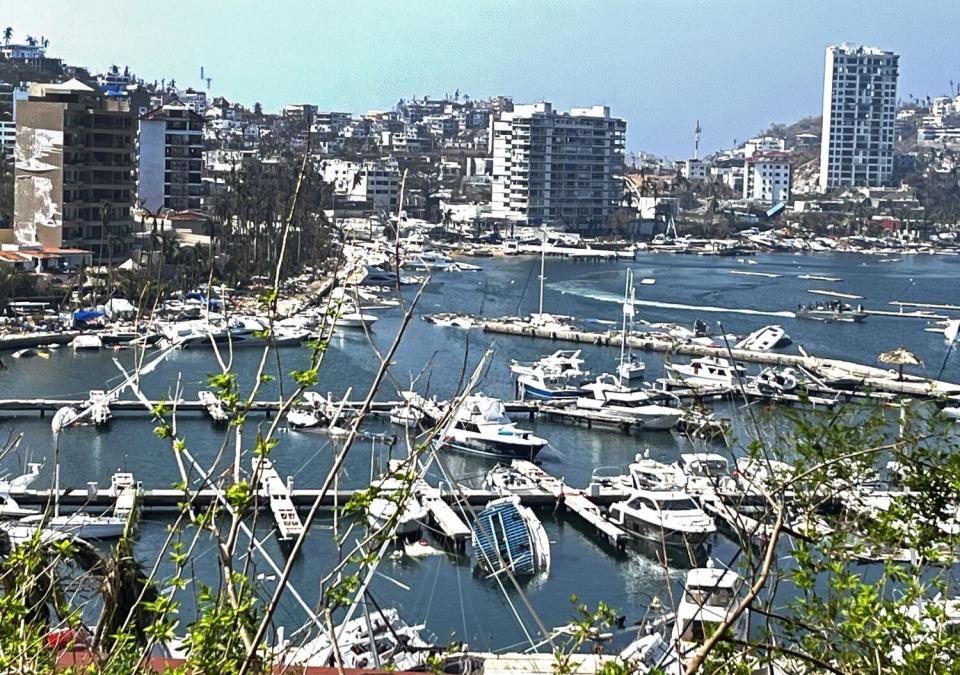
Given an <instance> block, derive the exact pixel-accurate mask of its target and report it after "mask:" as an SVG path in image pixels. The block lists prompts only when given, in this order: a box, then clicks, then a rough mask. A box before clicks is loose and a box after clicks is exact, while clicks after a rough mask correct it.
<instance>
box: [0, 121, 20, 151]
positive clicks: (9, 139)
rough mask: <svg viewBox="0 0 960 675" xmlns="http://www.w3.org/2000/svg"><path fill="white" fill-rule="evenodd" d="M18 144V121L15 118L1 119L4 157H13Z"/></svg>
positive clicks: (0, 132) (1, 142)
mask: <svg viewBox="0 0 960 675" xmlns="http://www.w3.org/2000/svg"><path fill="white" fill-rule="evenodd" d="M16 145H17V123H16V122H14V121H13V120H0V152H2V153H3V156H4V157H7V158H10V157H13V149H14V147H16Z"/></svg>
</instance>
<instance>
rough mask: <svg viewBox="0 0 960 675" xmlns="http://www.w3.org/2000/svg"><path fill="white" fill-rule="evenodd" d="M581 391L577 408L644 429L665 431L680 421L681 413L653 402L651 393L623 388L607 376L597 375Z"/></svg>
mask: <svg viewBox="0 0 960 675" xmlns="http://www.w3.org/2000/svg"><path fill="white" fill-rule="evenodd" d="M581 388H582V389H583V395H581V396H579V397H578V398H577V407H578V408H581V409H583V410H596V411H598V412H601V413H609V414H610V415H613V416H618V417H621V418H624V419H625V420H629V421H630V422H633V423H637V424H640V425H641V426H642V427H643V428H644V429H649V430H653V431H666V430H669V429H672V428H673V427H675V426H676V425H677V423H678V422H679V421H680V420H681V419H682V418H683V411H682V410H679V409H678V408H671V407H669V406H665V405H660V404H658V403H654V402H653V399H652V397H651V396H650V394H648V393H647V392H645V391H640V390H638V389H631V388H629V387H626V386H624V385H622V384H621V383H620V381H619V380H618V379H616V378H614V377H613V375H610V374H609V373H603V374H601V375H599V376H597V378H596V380H594V381H593V382H590V383H588V384H584V385H582V387H581Z"/></svg>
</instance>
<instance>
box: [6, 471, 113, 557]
mask: <svg viewBox="0 0 960 675" xmlns="http://www.w3.org/2000/svg"><path fill="white" fill-rule="evenodd" d="M53 472H54V479H53V484H54V488H53V491H54V501H53V514H52V515H50V516H49V517H47V516H46V515H45V514H34V515H29V516H27V517H26V518H23V519H21V520H20V522H21V523H23V524H24V525H43V526H44V527H45V528H46V529H47V530H52V531H54V532H58V533H60V534H65V535H70V536H73V537H79V538H81V539H116V538H118V537H121V536H123V531H124V529H125V528H126V525H127V521H126V519H125V518H118V517H116V516H106V515H93V514H90V513H87V512H85V511H77V512H75V513H71V514H68V515H61V514H60V467H59V466H55V467H54V470H53Z"/></svg>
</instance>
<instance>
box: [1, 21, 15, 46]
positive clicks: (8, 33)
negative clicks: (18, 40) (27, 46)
mask: <svg viewBox="0 0 960 675" xmlns="http://www.w3.org/2000/svg"><path fill="white" fill-rule="evenodd" d="M11 39H13V28H11V27H10V26H7V27H6V28H4V29H3V43H4V44H6V45H8V44H10V40H11Z"/></svg>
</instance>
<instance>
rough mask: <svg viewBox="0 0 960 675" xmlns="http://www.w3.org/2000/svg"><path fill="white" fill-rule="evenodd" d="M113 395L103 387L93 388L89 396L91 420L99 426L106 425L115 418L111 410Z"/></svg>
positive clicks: (88, 404)
mask: <svg viewBox="0 0 960 675" xmlns="http://www.w3.org/2000/svg"><path fill="white" fill-rule="evenodd" d="M110 401H111V397H110V396H108V395H107V392H105V391H104V390H102V389H91V390H90V393H89V394H88V398H87V406H89V408H90V422H91V423H92V424H93V425H94V426H97V427H102V426H106V425H107V424H109V423H110V422H111V421H112V420H113V412H112V411H111V410H110Z"/></svg>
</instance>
